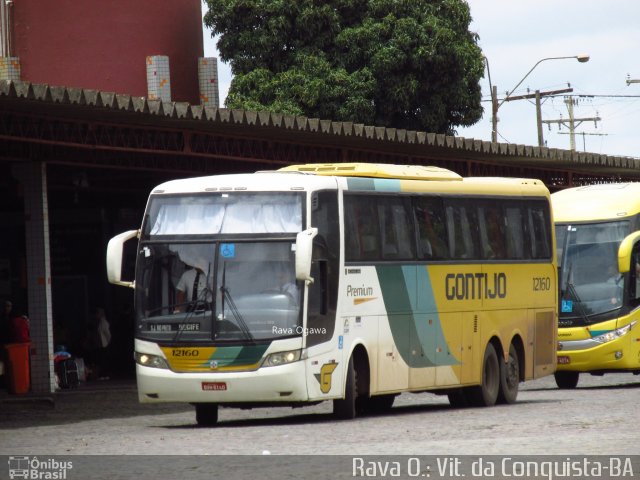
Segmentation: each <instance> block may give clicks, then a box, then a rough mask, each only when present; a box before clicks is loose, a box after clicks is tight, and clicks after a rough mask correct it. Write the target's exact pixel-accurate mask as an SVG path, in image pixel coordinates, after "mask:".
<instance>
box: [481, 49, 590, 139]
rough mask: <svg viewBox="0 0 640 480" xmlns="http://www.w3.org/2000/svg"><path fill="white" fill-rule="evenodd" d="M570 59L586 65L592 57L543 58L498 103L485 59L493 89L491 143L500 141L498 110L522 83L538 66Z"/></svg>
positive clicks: (584, 55) (485, 59) (486, 60)
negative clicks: (548, 61)
mask: <svg viewBox="0 0 640 480" xmlns="http://www.w3.org/2000/svg"><path fill="white" fill-rule="evenodd" d="M569 58H575V59H576V60H578V62H580V63H585V62H588V61H589V58H590V57H589V55H586V54H584V53H583V54H580V55H572V56H569V57H547V58H542V59H540V60H538V61H537V62H536V64H535V65H534V66H533V67H531V70H529V71H528V72H527V74H526V75H525V76H524V77H522V80H520V81H519V82H518V84H517V85H516V86H515V87H513V88H512V89H511V90H510V91H508V92H507V94H506V95H505V97H504V98H503V99H502V101H501V102H500V103H498V91H497V90H498V89H497V87H495V86H492V85H491V72H490V71H489V60H488V59H487V57H484V61H485V64H486V65H487V75H488V77H489V88H490V89H491V141H492V142H497V141H498V109H499V108H500V107H501V106H502V104H503V103H504V102H506V101H507V100H508V99H509V97H510V96H511V94H512V93H513V92H515V91H516V89H517V88H518V87H519V86H520V85H522V82H524V81H525V79H526V78H527V77H528V76H529V74H531V72H533V70H535V68H536V67H537V66H538V65H540V64H541V63H542V62H546V61H547V60H566V59H569Z"/></svg>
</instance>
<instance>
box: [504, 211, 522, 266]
mask: <svg viewBox="0 0 640 480" xmlns="http://www.w3.org/2000/svg"><path fill="white" fill-rule="evenodd" d="M505 213H506V222H507V223H506V225H505V227H506V229H505V233H506V235H507V258H510V259H516V260H521V259H523V258H525V254H524V252H525V248H524V245H525V241H524V235H523V233H524V226H523V218H522V208H521V207H507V208H505Z"/></svg>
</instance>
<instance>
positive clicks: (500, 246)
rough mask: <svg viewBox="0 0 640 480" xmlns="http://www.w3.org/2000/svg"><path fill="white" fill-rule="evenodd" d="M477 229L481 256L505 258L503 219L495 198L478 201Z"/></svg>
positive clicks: (487, 258)
mask: <svg viewBox="0 0 640 480" xmlns="http://www.w3.org/2000/svg"><path fill="white" fill-rule="evenodd" d="M477 205H478V230H479V233H480V246H481V252H480V253H481V258H483V259H486V260H494V259H495V260H497V259H505V258H507V245H506V237H505V219H504V215H503V213H502V207H501V206H500V203H499V202H498V201H497V200H489V201H479V202H478V203H477Z"/></svg>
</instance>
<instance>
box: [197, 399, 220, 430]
mask: <svg viewBox="0 0 640 480" xmlns="http://www.w3.org/2000/svg"><path fill="white" fill-rule="evenodd" d="M195 406H196V423H197V424H198V426H199V427H213V426H214V425H215V424H216V423H218V405H217V404H215V403H196V405H195Z"/></svg>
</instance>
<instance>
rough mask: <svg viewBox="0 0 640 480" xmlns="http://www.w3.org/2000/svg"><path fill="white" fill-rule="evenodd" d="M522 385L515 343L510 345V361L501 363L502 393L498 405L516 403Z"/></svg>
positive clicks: (500, 392)
mask: <svg viewBox="0 0 640 480" xmlns="http://www.w3.org/2000/svg"><path fill="white" fill-rule="evenodd" d="M519 385H520V359H519V357H518V351H517V350H516V347H514V345H513V343H512V344H511V345H509V359H508V360H507V361H506V362H503V361H500V391H499V393H498V403H515V401H516V398H518V387H519Z"/></svg>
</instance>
